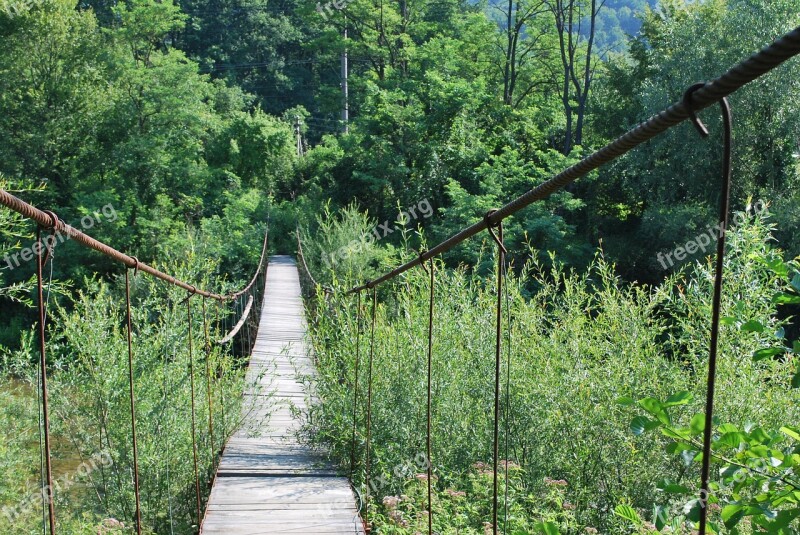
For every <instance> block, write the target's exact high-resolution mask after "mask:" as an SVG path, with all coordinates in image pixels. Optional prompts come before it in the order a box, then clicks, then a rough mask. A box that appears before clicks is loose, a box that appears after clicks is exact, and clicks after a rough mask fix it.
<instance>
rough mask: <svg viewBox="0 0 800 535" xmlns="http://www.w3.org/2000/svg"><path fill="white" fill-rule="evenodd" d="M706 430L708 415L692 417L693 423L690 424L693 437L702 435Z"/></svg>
mask: <svg viewBox="0 0 800 535" xmlns="http://www.w3.org/2000/svg"><path fill="white" fill-rule="evenodd" d="M705 428H706V415H705V414H702V413H701V414H695V415H694V416H693V417H692V421H691V422H689V429H690V430H691V433H692V435H695V436H696V435H702V434H703V431H704V430H705Z"/></svg>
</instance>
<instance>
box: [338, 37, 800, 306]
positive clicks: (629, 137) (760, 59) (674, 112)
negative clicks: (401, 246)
mask: <svg viewBox="0 0 800 535" xmlns="http://www.w3.org/2000/svg"><path fill="white" fill-rule="evenodd" d="M798 53H800V27H797V28H795V29H794V30H792V31H791V32H789V33H787V34H785V35H784V36H782V37H781V38H780V39H778V40H776V41H775V42H773V43H772V44H771V45H769V46H766V47H764V48H762V49H761V50H760V51H759V52H757V53H755V54H753V55H752V56H750V57H749V58H747V59H746V60H744V61H742V62H740V63H738V64H737V65H735V66H734V67H732V68H731V69H729V70H728V71H726V72H725V73H724V74H723V75H721V76H720V77H719V78H716V79H715V80H712V81H711V82H708V83H706V84H705V85H703V86H702V87H700V88H698V89H697V90H696V91H694V92H693V93H692V97H691V108H692V110H693V111H694V112H697V111H700V110H702V109H705V108H708V107H709V106H711V105H712V104H714V103H716V102H719V101H720V100H721V99H722V98H724V97H726V96H728V95H730V94H731V93H733V92H734V91H736V90H737V89H739V88H741V87H742V86H744V85H745V84H748V83H750V82H752V81H753V80H755V79H756V78H758V77H760V76H762V75H763V74H765V73H767V72H769V71H771V70H772V69H774V68H776V67H778V66H779V65H780V64H782V63H783V62H785V61H786V60H788V59H790V58H792V57H794V56H796V55H797V54H798ZM690 115H691V113H690V110H689V107H688V106H687V105H686V103H685V102H684V101H680V102H676V103H674V104H672V105H671V106H669V107H668V108H666V109H665V110H662V111H661V112H659V113H658V114H656V115H654V116H652V117H650V118H649V119H648V120H646V121H645V122H643V123H641V124H639V125H638V126H636V127H635V128H633V129H631V130H629V131H628V132H626V133H625V134H623V135H622V136H620V137H618V138H617V139H615V140H614V141H612V142H611V143H609V144H607V145H606V146H604V147H603V148H601V149H599V150H597V151H596V152H594V153H592V154H591V155H589V156H587V157H585V158H584V159H582V160H581V161H580V162H578V163H576V164H575V165H572V166H570V167H568V168H567V169H565V170H564V171H562V172H561V173H559V174H557V175H555V176H554V177H552V178H550V179H549V180H547V181H545V182H543V183H542V184H540V185H538V186H536V187H535V188H533V189H531V190H529V191H528V192H526V193H524V194H522V195H520V196H519V197H517V198H515V199H514V200H512V201H511V202H509V203H508V204H506V205H505V206H503V207H502V208H500V209H499V210H496V211H495V212H493V213H492V214H491V215H490V216H489V217H486V218H484V219H481V220H480V221H477V222H476V223H473V224H472V225H470V226H469V227H466V228H464V229H462V230H461V231H459V232H457V233H456V234H453V235H452V236H450V237H449V238H447V239H446V240H444V241H443V242H441V243H439V244H438V245H437V246H435V247H433V248H432V249H429V250H428V251H426V252H425V253H423V254H422V255H420V256H418V257H416V258H414V259H413V260H411V261H409V262H406V263H405V264H402V265H401V266H398V267H396V268H395V269H393V270H392V271H389V272H388V273H385V274H384V275H382V276H380V277H378V278H377V279H374V280H371V281H369V282H366V283H364V284H362V285H361V286H356V287H354V288H352V289H350V290H348V292H347V293H354V292H360V291H363V290H366V289H368V288H373V287H375V286H377V285H379V284H381V283H383V282H386V281H388V280H390V279H393V278H395V277H396V276H398V275H400V274H402V273H405V272H406V271H408V270H409V269H411V268H413V267H414V266H417V265H419V264H421V263H422V262H425V261H427V260H429V259H430V258H433V257H435V256H437V255H440V254H442V253H445V252H447V251H449V250H450V249H452V248H453V247H455V246H456V245H458V244H460V243H461V242H463V241H465V240H467V239H469V238H471V237H472V236H475V235H476V234H478V233H479V232H480V231H482V230H484V229H486V228H488V227H490V226H496V225H497V224H498V223H499V222H501V221H503V220H504V219H506V218H507V217H509V216H511V215H513V214H515V213H517V212H519V211H520V210H522V209H523V208H525V207H526V206H528V205H530V204H531V203H533V202H534V201H539V200H542V199H545V198H547V197H548V196H550V195H551V194H552V193H554V192H556V191H558V190H560V189H562V188H563V187H564V186H566V185H567V184H570V183H572V182H574V181H575V180H577V179H578V178H581V177H582V176H585V175H587V174H588V173H590V172H591V171H594V170H595V169H597V168H598V167H600V166H601V165H604V164H606V163H609V162H610V161H612V160H614V159H616V158H618V157H620V156H622V155H623V154H625V153H627V152H629V151H630V150H631V149H633V148H635V147H637V146H639V145H641V144H642V143H644V142H646V141H648V140H650V139H652V138H654V137H655V136H657V135H658V134H660V133H662V132H664V131H666V130H668V129H670V128H672V127H673V126H675V125H677V124H679V123H681V122H683V121H684V120H686V119H688V118H689V117H690Z"/></svg>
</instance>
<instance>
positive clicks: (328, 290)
mask: <svg viewBox="0 0 800 535" xmlns="http://www.w3.org/2000/svg"><path fill="white" fill-rule="evenodd" d="M295 234H296V235H297V256H299V257H300V260H301V261H302V262H303V269H304V270H305V272H306V275H308V278H309V280H311V284H313V285H314V287H317V286H319V287H320V288H322V291H323V292H325V293H327V294H332V293H333V290H332V289H331V288H330V287H329V286H325V285H323V284H320V283H318V282H317V280H316V279H315V278H314V275H312V274H311V270H310V269H308V264H307V263H306V255H304V254H303V244H302V243H301V241H300V227H297V228H296V229H295Z"/></svg>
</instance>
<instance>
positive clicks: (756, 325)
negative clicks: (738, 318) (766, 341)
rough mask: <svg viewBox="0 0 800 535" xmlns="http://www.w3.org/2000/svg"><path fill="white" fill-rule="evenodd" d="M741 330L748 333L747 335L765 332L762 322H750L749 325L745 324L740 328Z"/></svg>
mask: <svg viewBox="0 0 800 535" xmlns="http://www.w3.org/2000/svg"><path fill="white" fill-rule="evenodd" d="M739 329H740V330H742V331H744V332H746V333H763V332H764V326H763V325H762V324H761V322H759V321H756V320H750V321H748V322H747V323H745V324H744V325H742V326H741V327H739Z"/></svg>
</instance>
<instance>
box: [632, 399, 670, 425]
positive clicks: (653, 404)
mask: <svg viewBox="0 0 800 535" xmlns="http://www.w3.org/2000/svg"><path fill="white" fill-rule="evenodd" d="M639 406H640V407H642V408H643V409H644V410H646V411H647V412H649V413H650V414H652V415H653V416H655V417H656V418H658V421H660V422H661V423H662V424H664V425H669V424H670V423H671V420H670V418H669V414H668V413H667V411H666V410H665V409H664V405H663V404H662V403H661V402H660V401H659V400H657V399H656V398H644V399H641V400H639Z"/></svg>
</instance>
